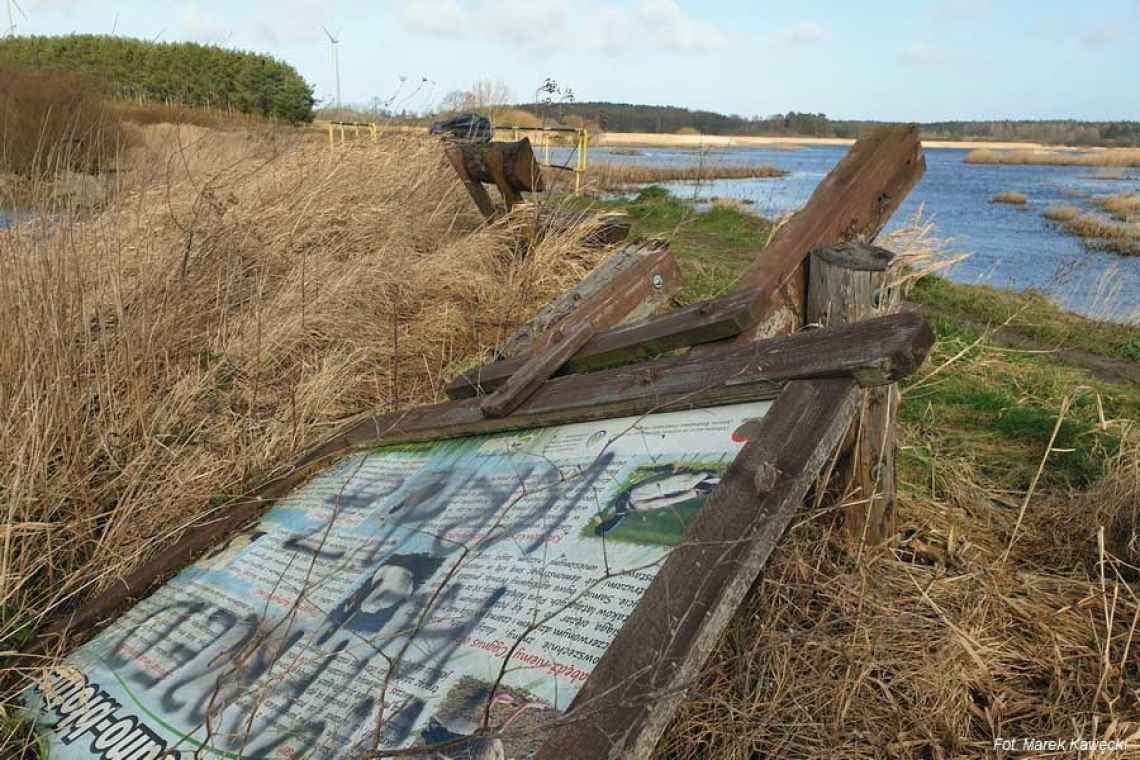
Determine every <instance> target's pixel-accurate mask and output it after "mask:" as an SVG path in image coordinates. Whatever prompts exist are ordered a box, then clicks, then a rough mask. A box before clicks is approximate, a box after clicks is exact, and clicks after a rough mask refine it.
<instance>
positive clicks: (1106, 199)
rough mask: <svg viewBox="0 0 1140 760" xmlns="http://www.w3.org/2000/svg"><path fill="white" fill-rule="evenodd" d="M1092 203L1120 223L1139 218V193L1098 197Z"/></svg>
mask: <svg viewBox="0 0 1140 760" xmlns="http://www.w3.org/2000/svg"><path fill="white" fill-rule="evenodd" d="M1092 202H1093V203H1094V204H1095V205H1097V206H1099V207H1100V208H1102V209H1104V210H1105V211H1107V212H1108V213H1110V214H1112V215H1113V216H1114V217H1116V218H1117V219H1119V220H1120V221H1122V222H1131V221H1134V220H1136V219H1138V218H1140V193H1119V194H1117V195H1108V196H1098V197H1096V198H1093V201H1092Z"/></svg>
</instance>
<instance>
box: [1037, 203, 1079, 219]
mask: <svg viewBox="0 0 1140 760" xmlns="http://www.w3.org/2000/svg"><path fill="white" fill-rule="evenodd" d="M1041 215H1042V216H1043V217H1045V218H1046V219H1048V220H1049V221H1051V222H1071V221H1072V220H1074V219H1076V218H1077V217H1078V216H1080V215H1081V210H1080V209H1079V208H1077V207H1076V206H1050V207H1049V208H1047V209H1045V210H1044V211H1043V212H1042V213H1041Z"/></svg>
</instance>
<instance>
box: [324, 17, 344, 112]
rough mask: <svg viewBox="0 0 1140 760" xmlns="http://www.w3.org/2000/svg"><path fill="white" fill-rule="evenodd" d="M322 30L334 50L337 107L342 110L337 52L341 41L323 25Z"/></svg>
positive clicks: (338, 56)
mask: <svg viewBox="0 0 1140 760" xmlns="http://www.w3.org/2000/svg"><path fill="white" fill-rule="evenodd" d="M321 29H324V30H325V36H327V37H328V38H329V46H330V47H331V48H332V59H333V70H334V71H335V72H336V107H337V110H340V54H339V53H338V52H337V45H339V44H340V40H338V39H337V38H336V37H333V36H332V32H330V31H329V30H328V29H327V28H326V27H325V26H323V25H322V26H321ZM337 34H340V32H337Z"/></svg>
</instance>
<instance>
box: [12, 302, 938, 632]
mask: <svg viewBox="0 0 1140 760" xmlns="http://www.w3.org/2000/svg"><path fill="white" fill-rule="evenodd" d="M933 341H934V336H933V333H932V332H931V330H930V327H929V326H928V325H927V324H926V322H925V321H923V320H922V319H921V318H920V317H918V316H916V315H913V314H897V315H893V316H891V317H885V318H883V319H876V320H870V321H865V322H859V323H857V324H854V325H850V326H847V327H843V328H836V329H832V330H814V331H809V332H805V333H800V334H797V335H792V336H787V337H782V338H775V339H772V340H769V341H763V342H760V343H755V344H751V345H748V346H735V345H727V346H723V347H721V348H720V349H719V350H718V351H717V352H716V353H715V354H711V355H706V356H702V357H699V358H689V357H680V358H675V359H667V360H660V361H655V362H644V363H642V364H636V365H630V366H626V367H619V368H616V369H611V370H603V371H599V372H595V373H591V374H587V375H570V376H567V377H562V378H555V379H553V380H550V381H548V382H546V383H543V384H542V386H541V387H540V388H539V389H538V391H537V392H535V394H534V395H533V396H531V397H530V398H528V399H527V400H526V401H525V402H524V403H523V404H522V406H521V407H519V409H518V410H517V411H516V412H515V413H514V414H512V415H510V416H508V417H503V418H485V417H484V416H483V414H482V410H481V409H480V407H479V399H466V400H463V401H448V402H443V403H440V404H434V405H431V406H426V407H419V408H414V409H409V410H406V411H402V412H394V413H391V414H384V415H377V416H372V417H366V418H364V419H361V420H359V421H357V422H355V423H352V424H350V425H348V426H347V427H346V428H345V429H344V430H342V431H341V432H340V433H338V434H337V435H335V436H333V437H331V438H329V439H328V440H326V441H325V442H323V443H321V444H320V445H318V446H316V447H314V448H312V449H310V450H309V451H308V452H306V453H305V454H303V455H302V456H300V457H299V458H298V459H297V460H296V461H295V462H294V463H293V464H292V466H291V467H289V468H288V469H286V470H285V471H284V473H283V474H281V475H279V476H278V477H276V478H274V479H272V480H270V481H269V482H267V483H265V484H263V485H262V486H261V487H260V488H258V489H257V490H255V491H253V492H251V493H249V494H247V495H245V496H244V497H242V498H240V499H238V500H235V501H232V502H229V503H228V504H226V505H224V506H225V508H224V509H214V510H211V511H210V512H209V513H207V514H206V515H205V516H203V517H202V518H200V519H199V520H198V521H197V522H196V524H195V525H194V526H192V527H191V528H189V529H188V530H187V532H186V533H184V534H183V535H182V537H181V538H180V539H179V540H178V541H177V542H175V543H174V544H173V545H171V546H169V547H167V548H166V549H165V550H164V551H163V552H161V553H159V554H157V555H155V556H154V557H152V558H151V559H150V560H148V561H147V562H144V563H143V564H142V565H140V566H139V567H138V568H136V569H135V570H134V571H132V572H131V573H129V574H128V575H126V576H125V577H122V578H119V579H117V580H116V583H115V584H114V585H113V586H112V587H110V588H108V589H107V590H106V591H104V592H102V593H100V594H98V595H96V596H95V597H94V598H92V599H91V600H89V601H88V602H87V603H86V604H85V605H84V606H83V607H81V608H80V609H78V610H77V611H76V612H75V613H74V614H73V615H72V616H70V617H69V618H66V619H64V620H61V621H58V622H56V623H54V624H52V625H50V626H49V627H48V628H47V629H45V631H44V632H43V633H42V634H40V635H39V636H38V641H37V644H36V645H35V647H34V648H33V650H34V651H47V650H48V649H50V647H51V646H52V644H53V642H54V641H56V640H57V639H58V636H59V635H60V634H62V633H63V632H65V631H66V630H69V629H74V628H79V629H82V628H85V627H90V626H92V625H95V624H97V623H98V621H100V620H102V619H105V618H107V617H109V616H110V615H112V614H113V613H114V612H116V611H117V610H119V609H121V608H122V606H123V605H125V604H126V603H127V601H129V599H130V598H131V597H132V596H134V595H137V594H140V593H143V592H144V591H146V590H147V589H148V588H149V587H150V586H151V585H152V584H153V583H154V582H155V581H157V580H159V579H161V578H165V577H167V576H169V575H170V574H172V573H174V572H176V571H177V570H178V569H180V568H181V567H183V566H185V565H186V564H188V563H189V562H191V561H193V560H194V558H195V557H197V556H199V555H200V554H201V553H202V552H204V551H206V550H207V549H209V548H210V547H212V546H214V545H216V544H217V543H218V542H219V541H221V540H223V539H224V538H225V537H226V536H228V535H230V534H232V533H233V532H235V531H237V530H240V529H241V528H242V527H243V526H245V525H247V524H248V523H250V522H251V521H253V520H255V519H257V517H258V516H259V515H260V514H261V513H262V512H263V511H264V510H265V509H267V508H268V507H269V506H271V505H272V503H273V502H274V501H275V500H276V499H278V498H280V497H282V496H284V495H285V494H287V493H288V492H289V491H290V490H292V489H293V488H294V487H296V486H297V485H298V484H300V483H302V482H304V481H305V480H306V479H307V478H309V477H311V476H312V474H313V473H314V472H316V471H317V470H318V469H320V468H321V467H324V466H326V465H327V464H329V463H330V462H332V461H334V460H335V459H337V458H339V457H341V456H344V455H345V454H347V453H350V452H352V451H355V450H359V449H362V448H365V447H367V448H373V447H377V446H383V445H389V444H396V443H407V442H417V441H432V440H443V439H446V438H456V437H461V436H466V435H476V434H484V433H495V432H503V431H507V430H521V429H528V428H536V427H547V426H550V425H558V424H562V423H567V422H584V421H591V420H599V419H607V418H613V417H622V416H633V415H639V414H647V413H651V412H658V411H669V410H676V409H691V408H695V407H702V406H716V405H723V404H732V403H738V402H745V401H755V400H761V399H773V398H776V397H777V396H779V395H780V391H781V389H782V388H783V386H784V385H785V384H786V383H788V382H789V381H792V380H797V379H804V378H813V377H845V378H852V377H854V378H855V379H856V380H857V381H858V382H860V383H863V384H870V385H875V384H881V383H889V382H893V381H894V380H897V379H899V378H901V377H904V376H906V375H907V374H909V373H910V372H912V371H913V370H914V369H915V368H916V367H917V366H918V365H919V364H921V362H922V361H923V360H924V359H925V357H926V354H927V352H928V351H929V349H930V346H931V345H932V344H933Z"/></svg>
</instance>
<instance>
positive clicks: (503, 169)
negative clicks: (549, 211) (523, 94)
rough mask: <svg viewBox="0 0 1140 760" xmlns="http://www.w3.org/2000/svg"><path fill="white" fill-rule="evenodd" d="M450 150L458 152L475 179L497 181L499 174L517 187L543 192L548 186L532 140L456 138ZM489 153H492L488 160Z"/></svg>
mask: <svg viewBox="0 0 1140 760" xmlns="http://www.w3.org/2000/svg"><path fill="white" fill-rule="evenodd" d="M446 145H447V148H446V149H447V150H448V151H450V152H453V153H455V154H458V156H459V158H460V160H461V161H462V162H463V167H464V169H465V172H466V174H467V176H468V177H470V178H471V179H472V181H474V182H487V183H494V182H495V174H496V173H501V175H502V177H503V179H504V180H505V181H506V182H507V183H508V184H509V185H510V187H511V188H512V189H513V190H515V191H525V192H531V193H541V192H542V191H543V190H545V189H546V183H545V181H544V180H543V176H542V168H541V167H540V166H539V165H538V161H537V160H536V159H535V157H534V150H533V149H532V148H531V145H530V140H529V139H527V138H525V137H524V138H523V139H521V140H518V141H515V142H477V141H472V140H455V141H448V142H447V144H446ZM488 157H492V159H491V161H490V162H488Z"/></svg>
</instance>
